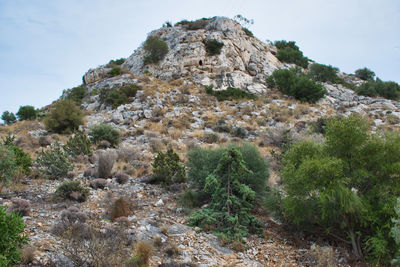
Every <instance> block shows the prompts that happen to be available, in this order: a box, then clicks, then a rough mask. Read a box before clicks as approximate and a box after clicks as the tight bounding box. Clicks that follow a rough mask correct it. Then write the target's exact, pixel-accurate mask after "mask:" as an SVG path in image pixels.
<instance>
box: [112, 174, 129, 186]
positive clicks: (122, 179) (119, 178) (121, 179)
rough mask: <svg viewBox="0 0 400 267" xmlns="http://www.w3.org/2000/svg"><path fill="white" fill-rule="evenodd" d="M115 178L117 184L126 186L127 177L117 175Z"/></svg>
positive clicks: (125, 175)
mask: <svg viewBox="0 0 400 267" xmlns="http://www.w3.org/2000/svg"><path fill="white" fill-rule="evenodd" d="M115 178H116V179H117V182H118V183H119V184H126V183H127V182H128V181H129V175H128V174H126V173H117V175H115Z"/></svg>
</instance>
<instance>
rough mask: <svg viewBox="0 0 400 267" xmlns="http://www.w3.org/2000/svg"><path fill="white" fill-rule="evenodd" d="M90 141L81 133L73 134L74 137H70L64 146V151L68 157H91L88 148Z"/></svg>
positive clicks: (89, 148) (90, 151)
mask: <svg viewBox="0 0 400 267" xmlns="http://www.w3.org/2000/svg"><path fill="white" fill-rule="evenodd" d="M90 144H91V142H90V139H89V137H88V136H87V135H86V134H85V133H84V132H83V131H77V132H75V134H74V136H72V137H70V138H69V139H68V141H67V144H66V145H65V146H64V150H65V151H66V152H67V153H68V154H69V155H70V156H78V155H89V156H90V155H92V149H91V147H90Z"/></svg>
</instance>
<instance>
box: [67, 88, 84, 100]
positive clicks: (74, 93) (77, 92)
mask: <svg viewBox="0 0 400 267" xmlns="http://www.w3.org/2000/svg"><path fill="white" fill-rule="evenodd" d="M86 94H87V89H86V87H83V86H78V87H74V88H72V89H71V90H70V91H69V93H68V96H67V99H71V100H73V101H75V102H76V103H78V104H81V103H82V100H83V98H84V97H85V95H86Z"/></svg>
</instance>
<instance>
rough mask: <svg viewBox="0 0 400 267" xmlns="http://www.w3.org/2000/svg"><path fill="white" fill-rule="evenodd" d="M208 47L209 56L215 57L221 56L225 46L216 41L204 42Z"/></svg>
mask: <svg viewBox="0 0 400 267" xmlns="http://www.w3.org/2000/svg"><path fill="white" fill-rule="evenodd" d="M204 44H205V46H206V51H207V55H209V56H215V55H219V54H221V49H222V47H223V46H224V43H223V42H220V41H218V40H216V39H211V40H207V41H205V42H204Z"/></svg>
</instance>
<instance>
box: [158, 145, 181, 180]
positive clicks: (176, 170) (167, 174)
mask: <svg viewBox="0 0 400 267" xmlns="http://www.w3.org/2000/svg"><path fill="white" fill-rule="evenodd" d="M153 173H154V176H153V181H154V182H159V183H162V184H165V185H170V184H173V183H182V182H184V181H185V179H186V176H185V168H184V167H183V166H182V164H181V163H180V159H179V156H178V154H176V153H175V151H174V150H173V149H172V148H169V149H168V150H167V152H165V153H163V152H161V151H159V152H158V154H157V156H156V158H155V159H154V163H153Z"/></svg>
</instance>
